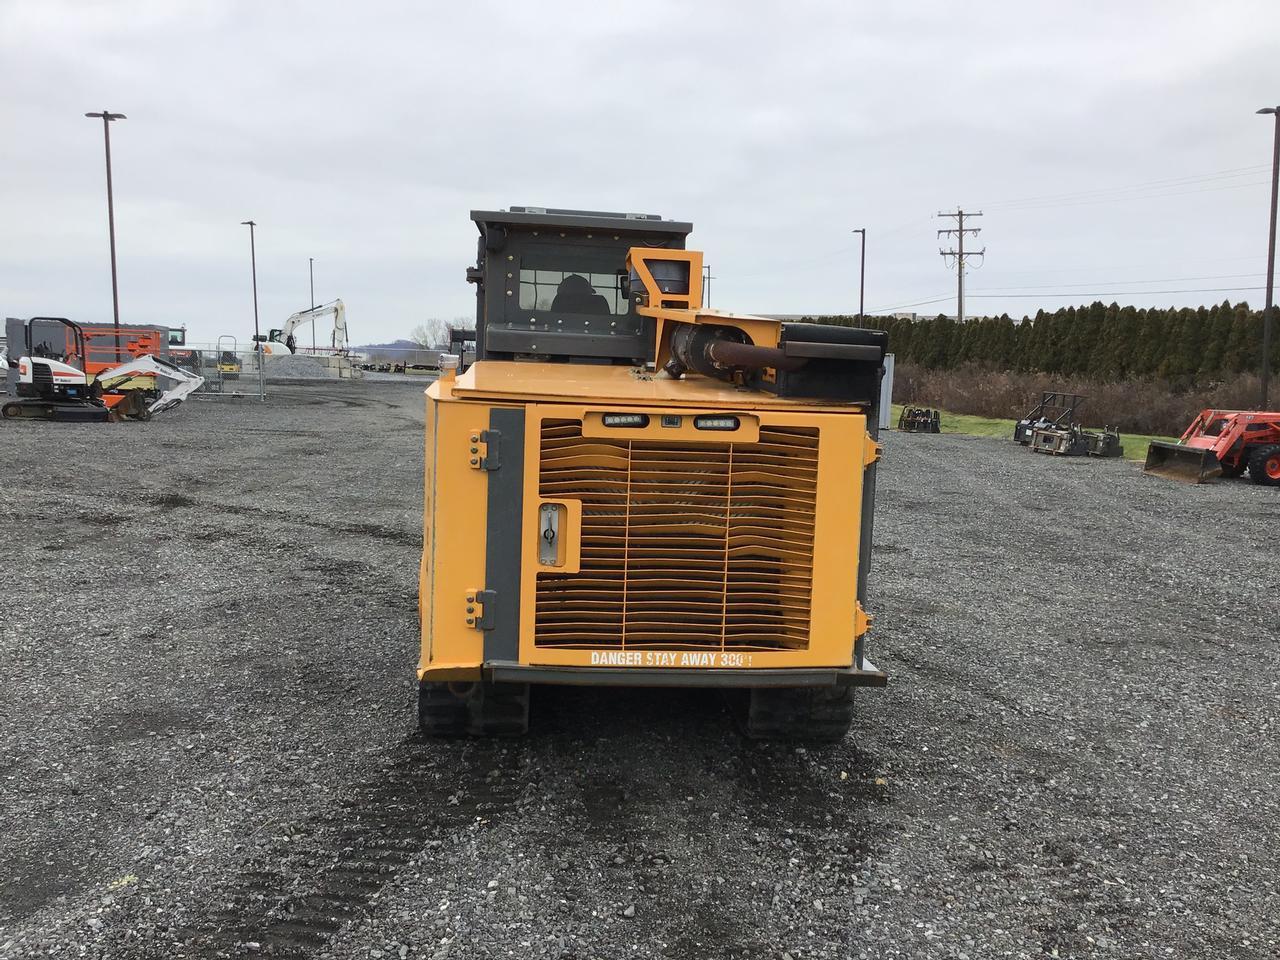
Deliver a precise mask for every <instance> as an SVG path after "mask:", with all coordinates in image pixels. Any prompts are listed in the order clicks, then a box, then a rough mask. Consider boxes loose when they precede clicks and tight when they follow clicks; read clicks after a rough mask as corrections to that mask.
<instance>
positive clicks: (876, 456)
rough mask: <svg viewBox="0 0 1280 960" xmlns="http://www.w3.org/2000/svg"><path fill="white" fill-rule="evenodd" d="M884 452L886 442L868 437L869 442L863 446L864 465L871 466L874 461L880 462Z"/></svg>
mask: <svg viewBox="0 0 1280 960" xmlns="http://www.w3.org/2000/svg"><path fill="white" fill-rule="evenodd" d="M883 452H884V444H882V443H879V442H877V441H875V440H872V439H871V438H870V437H867V442H866V444H865V445H864V446H863V448H862V465H863V466H864V467H869V466H871V465H872V464H873V463H879V462H880V455H881V454H882V453H883Z"/></svg>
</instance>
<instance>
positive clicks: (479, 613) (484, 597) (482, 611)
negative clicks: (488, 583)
mask: <svg viewBox="0 0 1280 960" xmlns="http://www.w3.org/2000/svg"><path fill="white" fill-rule="evenodd" d="M466 596H467V606H466V611H467V626H468V627H474V628H475V629H477V630H492V629H493V622H494V616H495V614H494V612H493V607H494V606H496V605H497V603H498V592H497V591H496V590H468V591H467V594H466Z"/></svg>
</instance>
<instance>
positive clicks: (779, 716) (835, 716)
mask: <svg viewBox="0 0 1280 960" xmlns="http://www.w3.org/2000/svg"><path fill="white" fill-rule="evenodd" d="M852 723H853V687H794V688H793V687H763V688H756V689H754V690H752V691H751V699H750V701H749V703H748V706H747V723H746V734H747V736H748V737H751V738H752V739H753V740H773V739H781V740H808V741H810V742H813V743H839V742H840V741H841V740H843V739H844V738H845V735H846V734H847V733H848V732H849V726H850V725H851V724H852Z"/></svg>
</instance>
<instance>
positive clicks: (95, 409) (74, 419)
mask: <svg viewBox="0 0 1280 960" xmlns="http://www.w3.org/2000/svg"><path fill="white" fill-rule="evenodd" d="M0 416H3V417H4V419H6V420H55V421H58V422H60V423H105V422H106V421H108V420H110V419H111V411H110V410H109V409H108V408H107V407H105V406H103V405H102V404H99V403H91V402H84V403H78V402H75V401H62V400H37V399H31V398H24V399H19V400H10V401H8V402H7V403H6V404H5V405H4V406H3V407H0Z"/></svg>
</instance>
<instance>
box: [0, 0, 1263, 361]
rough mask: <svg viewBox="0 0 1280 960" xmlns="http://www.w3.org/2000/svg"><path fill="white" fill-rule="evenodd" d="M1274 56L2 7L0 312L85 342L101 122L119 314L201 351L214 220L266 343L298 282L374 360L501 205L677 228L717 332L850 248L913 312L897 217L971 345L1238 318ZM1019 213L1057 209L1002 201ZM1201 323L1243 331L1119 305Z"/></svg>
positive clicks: (779, 300) (910, 262)
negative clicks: (1088, 308) (1094, 327)
mask: <svg viewBox="0 0 1280 960" xmlns="http://www.w3.org/2000/svg"><path fill="white" fill-rule="evenodd" d="M1277 28H1280V8H1278V7H1277V6H1276V4H1275V3H1274V2H1265V0H1260V2H1244V0H1241V2H1225V3H1215V4H1205V3H1191V2H1163V3H1159V2H1131V3H1126V4H1115V3H1092V2H1084V3H1082V2H1074V3H1068V2H1062V3H1048V4H1029V3H1025V2H1023V3H1014V2H987V3H978V4H968V5H957V4H951V3H946V4H944V3H923V2H917V3H901V4H872V3H866V4H862V3H859V4H854V3H835V2H831V3H806V2H799V3H796V2H793V3H786V4H783V3H778V4H771V3H770V4H767V3H709V2H702V3H688V2H686V3H670V2H655V3H648V4H643V5H640V6H637V5H635V4H628V3H613V2H608V3H603V2H597V3H560V2H551V3H538V4H524V5H516V4H503V3H469V4H424V3H402V4H395V3H381V2H370V3H365V4H361V5H353V4H350V3H341V4H339V3H330V2H311V3H270V4H263V3H256V4H255V3H175V2H157V3H129V4H102V3H98V4H90V3H54V2H45V0H37V2H27V0H6V2H5V3H4V4H3V5H0V83H2V84H3V89H4V90H5V91H6V96H5V97H4V98H3V99H2V100H0V122H2V123H3V130H4V133H5V135H4V137H3V139H2V140H0V164H2V168H3V170H4V178H3V181H2V182H0V222H3V224H4V230H3V231H2V232H0V312H2V313H4V314H7V315H14V316H25V315H29V314H33V313H45V314H48V313H58V314H64V315H68V316H71V317H73V318H77V319H82V320H100V319H106V318H108V317H109V314H110V281H109V273H108V263H107V256H106V216H105V197H104V188H103V171H102V145H101V131H100V128H99V127H97V126H95V124H94V123H93V122H92V121H90V120H87V119H84V118H83V117H82V116H81V115H82V114H83V113H84V112H85V111H87V110H99V109H102V108H103V107H108V108H110V109H112V110H117V111H120V112H123V113H126V114H128V115H129V119H128V120H126V121H123V122H122V123H119V124H117V125H116V126H115V127H114V128H113V152H114V159H115V170H116V191H117V222H118V227H117V232H118V240H119V251H120V276H121V305H122V311H123V313H124V315H125V316H126V317H127V318H131V319H135V320H145V321H156V322H164V323H170V324H175V325H176V324H180V323H185V324H187V325H188V326H189V327H190V328H191V329H192V331H193V333H194V334H195V335H196V336H197V337H200V338H209V337H212V336H214V335H216V334H218V333H223V332H231V333H237V334H239V335H240V336H242V337H243V336H246V335H247V334H248V333H249V332H250V331H251V327H252V312H251V304H250V299H249V283H248V237H247V236H246V235H245V228H243V227H241V226H239V222H240V221H241V220H244V219H246V218H249V217H252V218H254V219H256V220H257V221H258V223H259V224H260V225H261V227H260V230H259V233H258V252H259V288H260V294H261V302H262V313H263V319H264V326H266V325H270V324H271V323H274V322H277V321H278V320H279V319H282V318H283V317H285V316H287V315H288V314H289V313H291V312H293V311H294V310H296V309H298V308H299V307H302V306H305V305H306V300H307V296H308V294H307V258H308V257H315V258H316V260H317V264H316V273H317V290H316V293H317V296H318V298H320V299H322V300H323V299H330V298H332V297H334V296H341V297H343V298H344V299H345V300H346V301H347V304H348V313H349V317H350V321H351V324H352V326H353V329H354V332H355V336H356V337H357V338H358V339H359V340H380V339H386V338H390V337H393V336H397V335H401V334H404V333H405V332H407V331H408V330H409V328H411V327H412V326H413V325H414V324H415V323H418V322H420V321H421V320H422V319H423V318H425V317H428V316H438V317H445V318H450V317H453V316H458V315H465V314H467V313H469V312H470V311H471V309H472V305H473V300H472V296H471V292H470V290H469V288H468V287H467V286H466V284H465V283H464V282H463V280H462V269H463V267H464V266H465V265H466V262H467V261H468V259H469V258H470V256H471V255H472V251H473V249H474V236H475V234H474V228H473V227H472V225H471V224H470V222H469V221H468V219H467V213H468V210H470V209H471V208H475V207H494V206H506V205H508V204H511V203H533V204H545V205H552V206H569V207H582V208H603V209H625V210H643V211H646V212H657V213H662V214H663V215H665V216H669V217H673V218H679V219H690V220H692V221H693V222H694V224H695V233H694V237H693V242H694V244H695V245H697V246H699V247H701V248H703V249H705V250H706V251H707V256H708V261H709V262H710V263H711V264H712V265H713V268H714V271H715V275H716V277H717V280H716V281H715V284H714V290H715V300H716V305H717V306H719V307H726V308H735V309H741V310H751V311H761V312H763V311H770V312H772V311H777V312H801V311H850V310H853V309H856V303H857V300H856V296H857V259H856V258H857V242H856V238H854V237H853V236H852V235H851V234H850V232H849V231H850V229H851V228H853V227H856V226H866V227H867V228H868V231H869V248H868V258H867V261H868V262H867V266H868V280H867V282H868V294H867V302H868V306H869V307H890V306H896V305H899V304H907V303H914V302H917V301H921V300H927V299H933V298H935V297H939V296H946V295H947V294H948V293H949V292H950V291H952V290H953V289H954V279H953V275H952V274H950V273H948V272H947V271H946V269H945V268H944V266H943V264H942V262H941V259H940V258H939V257H938V255H937V243H936V241H935V238H934V231H935V230H936V229H937V228H938V227H939V226H943V225H944V224H941V223H938V222H936V221H935V220H931V219H930V216H931V215H932V214H934V213H935V212H936V211H938V210H939V209H943V208H947V207H951V206H953V205H955V204H956V203H961V204H964V205H965V206H966V207H969V206H972V207H974V208H979V207H982V208H983V209H985V211H986V216H985V217H984V218H983V221H982V224H981V225H982V226H983V227H984V233H983V236H982V241H983V242H985V243H986V245H987V247H988V250H989V257H988V260H987V263H986V265H985V267H984V268H983V269H982V270H981V271H978V272H975V273H974V274H973V277H972V281H971V284H970V287H971V290H972V291H973V292H974V293H975V294H979V293H981V291H983V290H989V291H991V292H992V293H999V294H1001V298H996V297H991V298H989V299H977V298H976V299H974V300H973V301H972V302H971V303H970V312H997V313H998V312H1001V311H1004V310H1007V311H1009V312H1010V313H1013V314H1020V313H1022V312H1023V311H1028V310H1029V311H1034V309H1035V308H1036V307H1038V306H1041V305H1044V306H1057V305H1059V304H1062V303H1065V302H1067V301H1065V300H1063V299H1061V298H1058V297H1054V298H1052V299H1050V298H1049V294H1051V293H1056V292H1060V291H1063V290H1072V291H1074V290H1078V291H1080V293H1081V299H1086V297H1085V295H1086V294H1089V293H1093V292H1113V291H1120V290H1127V289H1133V287H1131V286H1125V285H1123V284H1129V283H1130V282H1131V281H1135V280H1153V279H1160V278H1181V277H1202V276H1229V275H1235V274H1242V275H1245V276H1244V277H1242V278H1240V279H1238V280H1229V279H1223V280H1214V281H1188V282H1171V283H1163V284H1153V285H1149V288H1150V289H1160V290H1163V289H1174V288H1179V287H1205V286H1257V285H1259V284H1260V282H1261V280H1260V275H1261V272H1262V268H1263V265H1264V253H1265V250H1264V245H1265V240H1266V198H1267V189H1268V188H1267V186H1266V184H1265V183H1264V182H1263V181H1265V179H1266V174H1265V172H1264V171H1263V170H1262V167H1263V165H1265V164H1266V163H1268V162H1269V158H1270V133H1271V131H1270V129H1269V128H1268V126H1267V122H1266V121H1265V120H1264V119H1263V118H1260V117H1255V116H1253V111H1254V110H1255V109H1256V108H1257V107H1259V106H1262V105H1265V104H1268V103H1274V102H1277V101H1280V85H1277V81H1276V70H1275V64H1276V62H1277V53H1278V52H1280V49H1278V46H1277V40H1276V39H1275V38H1276V37H1277V35H1280V31H1278V30H1277ZM1245 168H1247V169H1245ZM1219 171H1232V173H1231V174H1223V175H1221V176H1220V177H1219V178H1218V179H1200V180H1194V179H1186V180H1180V179H1179V178H1193V177H1197V176H1200V175H1206V174H1214V173H1217V172H1219ZM1158 181H1168V182H1166V183H1164V184H1163V185H1162V184H1160V183H1158ZM1135 184H1146V185H1148V186H1145V187H1143V188H1141V189H1140V190H1134V191H1128V192H1118V191H1117V192H1112V193H1109V194H1094V195H1089V194H1085V191H1094V190H1099V189H1102V188H1108V189H1109V188H1117V187H1126V186H1129V185H1135ZM1224 188H1230V189H1224ZM1160 194H1165V195H1164V196H1161V195H1160ZM1037 197H1050V198H1052V197H1057V198H1058V199H1056V200H1053V199H1050V200H1042V201H1036V202H1022V203H1010V202H1009V201H1012V200H1018V199H1020V198H1037ZM1133 197H1147V198H1146V199H1132V198H1133ZM1121 282H1123V284H1122V283H1121ZM1073 284H1078V285H1079V286H1069V285H1073ZM1095 286H1096V290H1095ZM1028 287H1040V288H1041V289H1040V290H1027V289H1018V288H1028ZM1139 289H1140V288H1139ZM1228 296H1229V297H1232V298H1233V299H1238V298H1239V297H1241V296H1245V297H1247V298H1249V299H1250V300H1252V301H1255V302H1256V301H1260V300H1261V296H1260V295H1259V294H1256V293H1246V294H1239V293H1189V294H1183V295H1164V294H1161V295H1151V296H1145V295H1134V296H1130V297H1124V296H1121V297H1116V299H1119V300H1120V301H1121V302H1135V303H1159V304H1162V305H1165V304H1169V303H1200V302H1205V301H1213V300H1220V299H1223V298H1224V297H1228ZM953 306H954V304H953V303H952V302H951V301H943V302H940V303H937V304H927V305H922V306H920V307H919V308H918V309H920V310H922V311H926V312H928V311H937V310H942V309H945V310H951V309H953Z"/></svg>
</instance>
